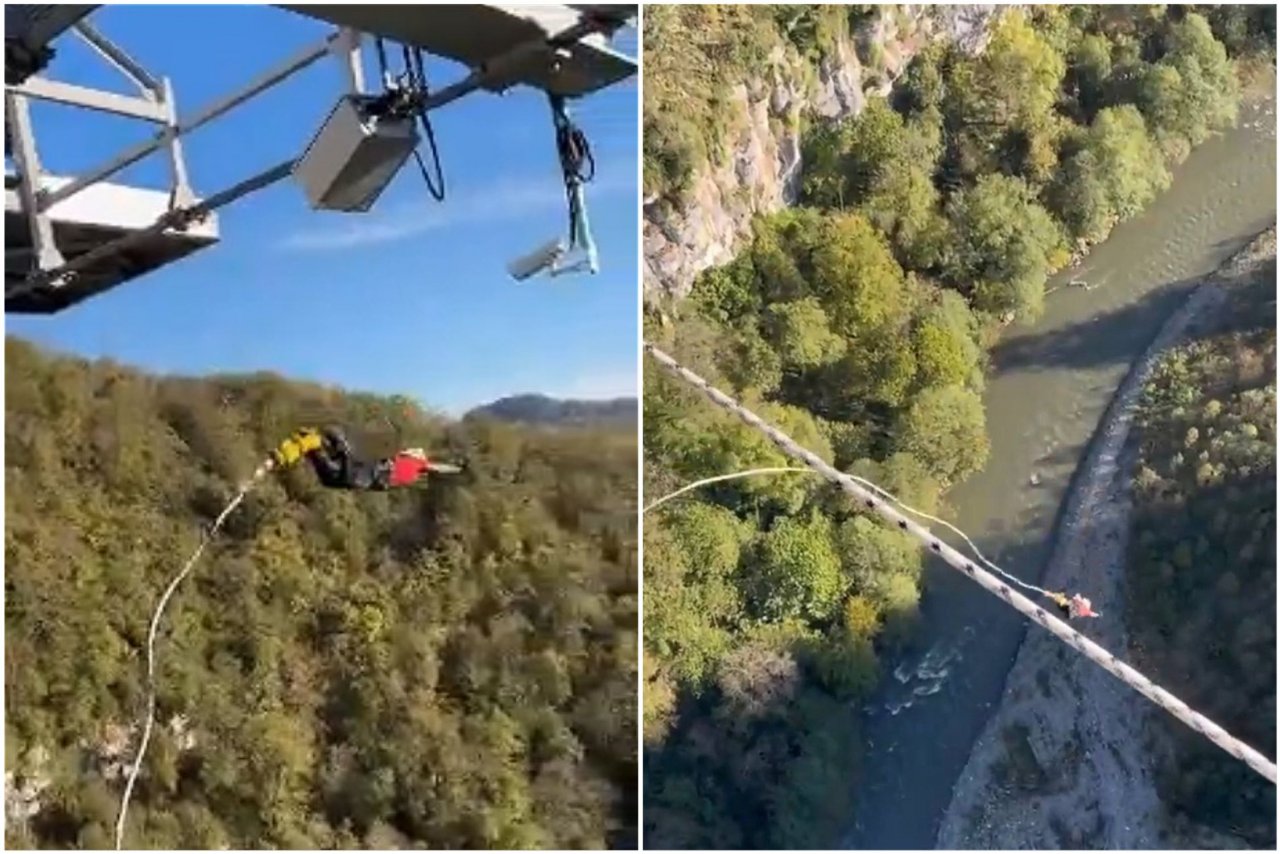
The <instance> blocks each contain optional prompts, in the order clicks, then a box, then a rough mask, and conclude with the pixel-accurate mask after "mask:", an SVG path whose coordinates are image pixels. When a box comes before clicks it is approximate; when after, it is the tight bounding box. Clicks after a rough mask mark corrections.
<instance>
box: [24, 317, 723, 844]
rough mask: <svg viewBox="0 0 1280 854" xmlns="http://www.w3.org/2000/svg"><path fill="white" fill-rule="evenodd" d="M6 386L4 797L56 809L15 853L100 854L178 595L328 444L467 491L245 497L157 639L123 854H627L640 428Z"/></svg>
mask: <svg viewBox="0 0 1280 854" xmlns="http://www.w3.org/2000/svg"><path fill="white" fill-rule="evenodd" d="M5 364H6V367H7V369H8V380H7V382H6V386H5V422H6V431H5V434H6V435H5V445H6V448H5V449H6V457H5V466H6V469H5V482H6V487H7V488H6V491H5V505H6V506H5V511H6V515H5V553H6V559H5V588H6V595H5V626H6V629H7V639H8V641H7V643H6V649H5V656H6V669H5V693H6V703H7V705H6V716H5V723H6V733H5V735H6V742H7V745H8V747H9V750H8V763H9V764H8V767H7V769H6V770H7V771H8V772H9V773H11V774H14V775H15V776H14V782H15V784H16V785H19V786H21V787H22V788H23V790H24V791H26V790H31V791H35V792H37V794H36V796H35V797H34V799H33V801H32V809H33V811H34V814H33V815H31V816H30V818H29V819H27V820H20V819H19V817H17V816H16V815H15V814H14V813H13V812H10V813H9V821H8V823H7V829H6V834H7V839H6V841H7V842H8V843H9V844H10V845H13V846H18V847H37V846H38V847H52V848H68V847H94V848H105V847H110V845H111V842H112V838H111V833H112V830H113V827H114V823H115V817H116V810H117V807H118V804H119V797H120V793H121V789H122V785H123V779H122V773H123V770H124V764H125V763H126V762H129V761H131V760H132V758H133V754H134V750H136V746H137V741H138V733H137V732H136V730H135V729H134V726H135V722H136V721H137V720H138V718H139V716H140V714H141V713H142V710H143V700H144V691H145V681H144V678H145V674H144V673H143V663H144V655H145V640H146V636H147V623H148V620H149V619H150V616H151V613H152V610H153V609H154V607H155V604H156V601H157V599H158V597H159V594H160V591H161V589H162V588H163V587H164V585H165V584H167V582H168V581H169V579H170V577H171V576H172V575H173V573H174V572H176V570H177V568H178V565H179V563H180V561H181V560H182V559H183V558H184V557H185V556H186V555H188V554H190V553H191V552H192V550H193V549H194V547H195V545H196V543H197V540H198V538H199V537H200V534H201V530H202V527H203V526H206V525H208V524H209V522H211V521H212V518H213V516H214V515H216V514H217V513H218V512H219V510H220V509H221V508H222V506H223V505H224V504H225V502H226V501H227V500H228V498H229V497H230V496H231V495H232V494H233V492H234V486H235V484H236V483H238V482H239V481H241V480H242V479H244V478H245V477H247V476H248V475H249V473H250V472H251V471H252V469H253V467H254V466H256V465H257V463H258V462H259V461H260V460H261V459H262V458H263V457H264V456H265V454H266V452H267V450H268V449H270V448H271V447H274V446H275V444H277V443H278V442H279V441H280V440H281V439H282V438H283V437H284V436H285V435H287V434H288V433H289V432H290V431H292V430H293V429H294V428H296V427H298V426H301V425H319V424H324V423H338V424H342V425H345V426H346V427H347V428H348V430H349V432H350V433H351V435H352V437H353V439H354V440H355V442H356V444H357V445H358V446H359V448H360V450H361V451H362V452H363V453H365V454H369V455H374V454H385V453H388V452H390V451H391V450H393V448H395V447H397V446H404V445H410V444H412V445H420V446H423V447H426V448H429V449H432V450H433V451H439V452H440V453H441V454H442V455H447V454H462V455H465V456H466V457H467V458H469V460H470V462H471V466H472V474H471V475H469V476H468V477H467V479H462V480H458V479H455V480H452V481H447V480H446V479H439V480H437V481H433V482H432V483H431V484H430V485H429V486H428V488H427V489H425V490H403V491H397V492H391V493H382V494H367V493H366V494H349V493H338V492H333V491H328V490H325V489H323V488H321V487H319V486H318V485H317V483H316V482H315V479H314V477H312V476H311V473H310V472H309V471H306V470H305V468H301V469H295V470H290V471H286V472H283V473H281V474H279V475H278V476H273V477H272V478H270V479H268V480H266V481H264V482H263V483H262V484H261V485H260V486H259V487H258V488H257V489H256V490H255V491H254V492H252V493H251V494H250V495H249V497H248V498H247V500H246V501H245V502H244V504H243V505H242V507H241V509H240V510H239V511H238V512H237V513H235V514H233V515H232V516H231V517H230V518H229V520H228V522H227V524H226V526H225V528H224V529H223V532H222V534H221V536H220V537H219V538H217V539H216V540H215V541H214V542H213V543H212V544H211V545H210V546H209V548H208V549H207V550H206V553H205V555H204V557H203V559H202V561H201V563H200V564H199V565H198V566H197V567H196V569H195V571H194V572H193V573H192V575H191V577H190V578H189V579H188V580H187V583H186V584H185V586H184V587H182V588H181V589H180V590H179V592H178V594H177V595H176V597H175V598H174V600H173V601H172V603H171V605H170V608H169V610H168V614H167V618H166V622H165V624H164V625H163V626H162V629H161V632H160V635H159V638H158V645H159V646H158V649H159V662H158V665H159V666H158V669H157V674H156V675H157V687H158V691H159V698H158V699H159V702H158V716H157V726H156V731H155V735H154V739H153V741H152V744H151V748H150V751H149V754H148V759H147V763H146V764H145V765H144V766H143V771H142V775H141V777H140V779H139V784H138V787H137V789H136V791H135V793H134V799H133V803H132V805H131V808H130V812H129V823H128V827H127V828H126V833H125V839H124V842H125V845H126V846H128V847H145V848H158V849H175V848H178V849H181V848H191V847H199V848H217V847H228V846H229V847H235V848H261V847H281V848H297V847H302V848H331V847H333V848H352V847H407V848H414V847H418V848H425V847H439V848H445V847H454V848H457V847H468V848H489V847H501V848H522V847H563V848H577V847H585V848H600V847H605V846H609V845H613V846H621V847H629V846H633V845H634V844H635V843H634V840H635V831H636V819H635V816H636V809H637V798H636V773H637V767H636V762H637V758H636V743H635V721H636V716H637V714H638V710H637V708H636V706H637V703H636V692H635V679H636V657H635V649H636V639H635V636H636V630H637V629H636V625H637V609H636V591H637V567H636V563H635V562H636V557H635V556H636V528H635V524H636V521H635V513H636V505H635V500H636V499H635V495H636V489H635V487H636V484H635V459H636V453H637V449H636V443H635V435H634V433H633V432H632V431H631V429H630V428H627V427H622V428H616V427H615V428H597V427H573V428H565V429H560V430H537V429H532V428H525V427H516V426H509V425H504V424H500V423H496V422H491V421H487V420H483V419H477V420H469V421H468V422H467V423H466V424H458V423H450V422H448V421H447V420H445V419H443V418H439V417H436V416H433V415H431V414H429V413H427V412H424V411H422V410H421V409H419V408H417V407H416V406H411V405H408V404H406V402H405V401H404V399H403V398H400V399H397V398H381V397H375V396H372V395H363V394H353V393H344V392H341V391H338V390H335V389H330V388H322V387H319V386H315V385H309V384H303V383H294V382H290V381H287V380H285V379H283V378H280V377H277V376H272V375H266V374H263V375H255V376H217V377H208V378H204V379H184V378H174V377H156V376H150V375H147V374H144V373H141V372H138V371H135V370H131V369H129V368H125V367H122V366H120V365H117V364H114V363H111V362H108V361H98V362H87V361H84V360H82V359H76V358H70V357H64V356H56V355H51V354H48V353H45V352H42V351H41V350H39V349H37V348H35V347H33V346H32V345H30V344H28V343H26V342H23V341H20V340H15V339H12V338H11V339H9V340H8V341H7V342H6V351H5ZM711 551H712V552H714V548H711ZM730 557H731V556H727V555H726V556H724V558H723V559H724V560H729V559H730ZM11 793H12V792H11Z"/></svg>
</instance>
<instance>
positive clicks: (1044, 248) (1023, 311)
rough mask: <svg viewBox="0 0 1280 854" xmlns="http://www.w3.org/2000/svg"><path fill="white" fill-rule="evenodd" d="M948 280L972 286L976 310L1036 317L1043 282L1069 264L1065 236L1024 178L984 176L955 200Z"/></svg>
mask: <svg viewBox="0 0 1280 854" xmlns="http://www.w3.org/2000/svg"><path fill="white" fill-rule="evenodd" d="M949 216H950V219H951V223H952V228H953V230H954V234H955V237H954V241H953V244H952V249H951V252H950V260H949V263H948V265H947V266H948V277H949V278H950V279H951V280H952V281H954V282H956V283H957V284H961V283H963V284H966V285H967V286H968V287H970V288H972V293H973V303H974V306H975V307H976V308H977V309H979V310H981V311H986V312H990V313H992V314H1002V313H1005V312H1011V313H1013V314H1015V315H1017V316H1019V317H1024V318H1029V319H1030V318H1035V317H1036V316H1038V315H1039V314H1040V312H1041V311H1042V310H1043V305H1044V283H1045V280H1046V279H1047V278H1048V276H1049V274H1050V273H1051V272H1053V271H1054V270H1055V269H1057V268H1058V267H1060V266H1061V265H1062V263H1063V261H1064V260H1065V251H1064V247H1063V240H1062V232H1061V230H1060V229H1059V227H1058V225H1057V223H1055V222H1054V220H1053V218H1052V217H1051V216H1050V215H1049V213H1048V212H1047V211H1046V210H1045V209H1044V208H1043V207H1041V206H1040V204H1039V203H1038V202H1037V201H1036V198H1035V195H1034V193H1032V191H1031V189H1030V188H1029V187H1028V186H1027V185H1026V184H1025V183H1024V182H1022V181H1021V180H1019V179H1017V178H1010V177H1007V176H1004V175H985V176H983V177H982V178H980V179H979V180H978V182H977V184H975V185H974V187H973V188H972V189H969V190H966V191H964V192H962V193H960V194H958V195H957V196H955V197H954V198H953V199H952V203H951V205H950V210H949Z"/></svg>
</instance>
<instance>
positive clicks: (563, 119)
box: [548, 95, 596, 247]
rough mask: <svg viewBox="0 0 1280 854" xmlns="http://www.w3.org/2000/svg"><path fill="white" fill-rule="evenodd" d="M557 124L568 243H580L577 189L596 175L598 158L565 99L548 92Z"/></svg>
mask: <svg viewBox="0 0 1280 854" xmlns="http://www.w3.org/2000/svg"><path fill="white" fill-rule="evenodd" d="M548 97H549V98H550V100H551V110H552V114H553V115H554V117H555V125H556V153H557V154H558V155H559V157H560V169H561V171H562V172H563V173H564V188H565V195H566V196H568V199H569V246H570V247H574V246H576V245H577V243H578V221H579V219H580V218H581V216H582V209H581V204H580V202H579V195H578V192H577V191H578V188H579V186H580V185H582V184H588V183H590V182H591V181H592V180H593V179H594V178H595V177H596V160H595V156H594V155H592V153H591V143H590V142H589V141H588V140H587V135H586V134H585V133H584V132H583V131H582V128H580V127H578V126H577V125H575V124H574V123H573V121H572V120H571V119H570V118H569V113H568V111H567V110H566V109H565V107H564V98H563V97H561V96H559V95H549V96H548Z"/></svg>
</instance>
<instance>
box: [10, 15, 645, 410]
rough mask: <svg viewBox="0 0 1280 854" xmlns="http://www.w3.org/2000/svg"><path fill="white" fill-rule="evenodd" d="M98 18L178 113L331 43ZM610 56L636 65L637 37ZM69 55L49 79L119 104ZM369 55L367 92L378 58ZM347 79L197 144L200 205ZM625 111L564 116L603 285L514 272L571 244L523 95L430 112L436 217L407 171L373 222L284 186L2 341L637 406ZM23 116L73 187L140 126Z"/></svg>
mask: <svg viewBox="0 0 1280 854" xmlns="http://www.w3.org/2000/svg"><path fill="white" fill-rule="evenodd" d="M92 20H93V22H94V23H95V24H96V25H97V26H98V28H99V29H100V30H102V31H103V32H104V33H105V34H106V35H107V36H109V37H110V38H112V39H113V40H114V41H115V42H116V43H117V44H119V45H121V46H122V47H124V48H125V49H126V50H128V51H129V52H130V53H131V54H132V55H133V56H134V57H135V58H136V59H137V60H139V62H140V63H141V64H142V65H143V66H144V67H145V68H147V69H148V70H149V71H150V72H151V73H152V74H155V75H157V76H158V75H166V76H168V77H170V78H172V80H173V84H174V89H175V92H176V97H177V101H178V105H179V112H180V114H182V115H190V114H191V113H192V112H193V111H194V110H196V109H199V108H201V107H203V106H204V105H205V104H206V103H208V102H209V101H210V100H212V99H214V98H217V97H219V96H221V95H223V94H226V93H228V92H230V91H231V90H233V89H235V88H239V87H240V86H241V85H242V84H244V83H247V82H249V81H250V80H252V79H253V78H254V77H256V76H257V75H258V74H259V73H261V72H263V71H265V70H267V69H269V68H271V67H272V66H273V65H275V64H277V63H279V62H280V61H282V60H284V59H285V58H287V57H288V56H290V55H292V54H293V53H296V52H297V51H299V50H300V49H302V48H303V47H305V46H307V45H309V44H311V43H313V42H315V41H318V40H319V39H321V38H323V36H324V34H325V33H326V32H327V31H328V28H327V27H326V26H325V25H323V24H321V23H319V22H316V21H312V20H310V19H307V18H303V17H300V16H297V15H294V14H292V13H289V12H285V11H283V10H280V9H275V8H269V7H251V6H223V7H216V6H187V7H181V6H109V7H104V8H101V9H100V10H99V11H98V12H97V13H96V14H95V15H94V17H93V18H92ZM615 46H616V47H618V48H619V49H621V50H623V51H624V52H626V53H628V54H631V55H634V53H635V36H634V33H633V32H630V31H628V32H625V33H623V34H621V35H620V37H619V38H618V39H617V40H616V41H615ZM60 48H61V49H60V51H59V54H58V56H57V58H56V59H55V60H54V62H53V64H52V66H51V67H50V71H49V76H51V77H53V78H55V79H58V80H62V81H65V82H71V83H79V84H81V85H97V86H105V87H108V88H112V89H115V90H117V91H121V92H128V91H129V85H130V84H129V83H128V82H127V81H124V80H123V79H122V78H119V77H118V76H117V75H116V74H115V72H114V71H113V70H112V69H110V68H108V67H106V66H105V65H104V64H103V63H102V62H101V61H99V60H98V59H97V58H96V55H94V54H92V53H91V52H90V50H89V49H88V48H87V47H85V46H84V45H83V44H82V43H80V41H79V40H78V39H75V38H74V37H70V38H65V39H63V40H62V41H61V42H60ZM365 53H366V57H365V64H366V74H367V79H368V80H369V82H370V83H371V84H372V83H375V82H376V71H375V68H374V55H373V54H374V51H373V50H372V48H371V46H367V47H366V51H365ZM232 57H234V58H232ZM397 59H398V51H395V52H394V54H393V57H392V62H393V65H398V63H397V62H396V60H397ZM464 73H465V69H463V68H462V67H461V66H458V65H455V64H453V63H449V62H445V61H433V62H432V63H430V64H429V66H428V75H429V77H430V79H431V83H432V85H433V86H435V87H437V88H438V87H440V86H442V85H446V84H448V83H450V82H453V81H454V80H456V79H460V78H461V77H462V76H463V75H464ZM341 85H342V77H341V75H340V72H339V69H338V67H337V64H336V63H335V62H333V61H332V60H330V59H322V60H320V61H319V62H317V63H316V64H314V65H312V66H311V67H310V68H308V69H307V70H305V71H303V72H301V73H300V74H298V75H297V76H295V77H294V78H291V79H290V80H289V81H287V82H285V83H284V84H282V85H280V86H278V87H277V88H275V89H272V90H270V91H268V92H266V93H264V94H262V95H260V96H259V97H258V98H257V99H255V100H253V101H250V102H248V103H246V104H244V105H243V106H241V107H238V108H237V109H236V110H234V111H233V112H231V113H229V114H227V115H225V116H223V117H222V118H221V119H219V120H217V121H215V122H213V123H212V124H210V125H208V126H206V127H205V128H203V129H201V130H198V131H196V132H195V133H194V134H192V135H191V136H189V137H187V138H186V140H185V147H186V153H187V160H188V166H189V169H190V174H191V179H192V182H193V184H194V185H195V189H196V192H197V193H198V194H200V195H210V194H212V193H214V192H216V191H218V190H221V189H224V188H226V187H228V186H230V185H231V184H233V183H235V182H236V181H238V180H240V179H242V178H245V177H247V176H249V175H251V174H253V173H255V172H257V171H260V170H262V169H264V168H266V167H268V166H271V165H273V164H275V163H277V162H279V161H281V160H284V159H286V158H288V157H290V156H294V155H296V154H297V153H299V152H300V151H301V150H302V148H303V146H305V144H306V142H307V141H308V140H309V139H310V136H311V134H312V133H313V132H314V131H315V129H317V128H318V127H319V126H320V123H321V122H322V121H323V119H324V117H325V116H326V115H327V113H328V111H329V110H330V109H331V108H332V106H333V103H334V102H335V100H336V99H337V97H338V95H339V93H340V91H341ZM637 109H638V104H637V83H636V81H635V80H634V78H633V79H632V80H630V81H627V82H626V83H623V84H621V85H618V86H615V87H612V88H610V89H607V90H605V91H603V92H600V93H597V94H595V95H592V96H590V97H588V98H586V99H584V100H582V101H581V102H579V103H578V104H577V105H576V107H575V118H576V119H577V120H578V122H579V124H580V125H581V126H582V127H583V129H584V130H585V131H586V132H587V134H588V137H589V138H590V139H591V142H592V147H593V151H594V153H595V155H596V160H597V178H596V181H595V182H594V183H593V184H591V185H590V186H589V187H588V188H587V203H588V207H589V210H590V214H591V222H592V227H593V230H594V232H595V237H596V241H597V243H598V244H599V246H600V253H601V266H602V271H601V273H600V274H599V275H598V276H594V277H592V276H563V277H560V278H557V279H550V280H548V279H536V280H529V281H526V282H524V283H515V282H513V281H511V280H510V279H509V278H508V277H507V276H506V272H505V265H506V261H507V260H508V259H510V258H512V257H515V256H517V255H520V254H523V253H525V252H527V251H530V250H532V249H533V248H535V247H537V246H539V245H541V244H542V243H544V242H545V241H547V240H549V239H550V238H552V237H554V236H559V235H562V234H563V233H564V232H565V231H566V229H567V222H566V220H567V213H566V210H565V202H564V191H563V185H562V183H561V179H560V172H559V166H558V163H557V160H556V155H555V147H554V143H553V135H552V129H551V121H550V115H549V112H548V109H547V104H546V98H545V96H544V95H543V94H542V93H540V92H538V91H536V90H533V89H529V88H526V87H519V88H516V89H513V90H511V91H510V92H508V93H507V94H506V95H504V96H501V97H499V96H496V95H494V94H491V93H488V92H478V93H475V94H473V95H471V96H469V97H467V98H464V99H462V100H460V101H457V102H454V103H453V104H451V105H448V106H446V107H444V108H442V109H440V110H438V111H436V112H433V113H432V117H433V123H434V126H435V131H436V137H437V140H438V142H439V146H440V154H441V159H442V162H443V166H444V170H445V179H446V186H447V191H448V196H447V198H446V200H445V201H444V202H443V203H437V202H435V201H434V200H432V199H431V198H430V197H429V196H428V195H427V193H426V189H425V187H424V186H423V184H422V180H421V176H420V175H419V174H418V171H417V168H416V166H414V165H413V163H412V161H411V162H410V163H409V164H408V167H407V168H406V169H405V170H403V171H402V172H401V174H400V175H399V176H398V177H397V178H396V180H395V182H394V183H393V184H392V186H391V187H390V188H389V189H388V190H387V192H386V193H385V194H384V195H383V196H382V198H381V199H380V200H379V202H378V204H377V206H376V207H375V208H374V209H373V211H372V212H370V213H368V214H339V213H330V212H313V211H311V210H310V209H309V208H308V207H307V204H306V201H305V198H304V196H303V194H302V191H301V189H300V188H299V187H297V186H296V185H295V184H293V183H292V181H285V182H281V183H280V184H277V185H275V186H274V187H272V188H270V189H268V190H265V191H262V192H260V193H257V194H255V195H251V196H249V197H247V198H245V199H242V200H241V201H239V202H236V203H234V204H233V205H231V206H229V207H226V208H223V209H222V211H221V212H220V215H219V216H220V231H221V236H222V242H221V243H220V244H218V245H216V246H214V247H212V248H209V249H205V250H203V251H200V252H197V253H195V254H194V255H191V256H189V257H188V258H186V259H184V260H182V261H179V262H176V263H174V264H171V265H169V266H167V267H164V268H161V269H160V270H158V271H156V272H154V273H152V274H150V275H147V276H144V277H142V278H139V279H135V280H133V281H132V282H129V283H127V284H124V285H122V286H120V287H119V288H116V289H115V290H113V291H110V292H108V293H106V294H104V295H101V296H99V297H96V298H94V299H91V300H88V301H86V302H84V303H81V304H79V305H78V306H75V307H73V308H71V309H67V310H66V311H63V312H61V313H59V314H56V315H52V316H49V317H29V316H21V315H8V316H6V319H5V320H6V324H7V332H9V333H10V334H17V335H20V336H23V337H25V338H29V339H32V340H35V341H37V342H39V343H41V344H44V345H47V346H49V347H52V348H55V349H59V350H64V351H71V352H75V353H79V354H83V355H86V356H90V357H98V356H110V357H112V358H114V359H117V360H119V361H123V362H126V363H129V364H134V365H137V366H139V367H142V368H145V369H148V370H152V371H158V372H163V373H181V374H205V373H211V372H242V371H254V370H273V371H276V372H279V373H281V374H284V375H285V376H288V377H293V378H298V379H308V380H317V381H321V382H326V383H332V384H336V385H340V386H344V387H347V388H350V389H358V390H363V391H373V392H379V393H388V394H392V393H396V394H407V395H410V396H412V397H415V398H417V399H418V400H420V401H421V402H422V403H423V404H424V405H426V406H428V407H430V408H433V409H437V410H444V411H448V412H453V413H459V412H461V411H463V410H465V409H466V408H468V407H470V406H473V405H476V404H479V403H484V402H487V401H490V400H493V399H495V398H498V397H501V396H504V395H508V394H516V393H523V392H541V393H545V394H550V395H554V396H564V397H589V398H595V397H610V396H615V395H629V394H635V392H636V353H637V286H636V280H637V276H636V268H637V265H638V263H639V260H638V255H637V246H636V235H637V227H638V224H637V217H638V215H639V213H638V203H637V198H638V195H637V194H638V180H637V177H638V176H637V160H638V156H639V155H638V146H637V130H636V128H637V122H638V117H637ZM33 121H34V123H35V128H36V138H37V143H38V146H39V151H40V156H41V159H42V161H43V163H44V166H45V168H46V169H47V170H48V171H50V172H54V173H57V174H63V175H66V174H68V173H71V174H74V173H76V172H78V171H81V170H84V169H86V168H88V167H91V166H94V165H97V164H98V163H100V162H102V161H104V160H106V159H107V158H109V157H111V156H112V155H114V154H116V153H118V152H119V151H122V150H123V149H125V148H126V147H127V146H129V145H130V144H132V143H134V142H137V141H139V140H141V139H144V138H146V136H147V134H148V131H149V127H148V126H147V125H145V124H144V123H141V122H134V121H130V120H127V119H117V118H114V117H108V116H97V115H92V114H88V113H85V112H83V111H80V110H77V109H72V108H66V107H59V106H56V105H43V104H34V105H33ZM424 154H425V148H424ZM166 175H167V173H166V169H165V161H164V158H163V155H155V156H153V157H151V158H149V159H148V160H147V161H144V163H142V164H139V165H138V166H136V167H133V168H131V169H129V170H126V171H125V172H124V173H122V174H121V176H118V177H116V178H115V179H113V180H116V181H121V182H124V183H129V184H133V185H141V186H149V187H162V186H164V185H165V181H166V180H167V179H166Z"/></svg>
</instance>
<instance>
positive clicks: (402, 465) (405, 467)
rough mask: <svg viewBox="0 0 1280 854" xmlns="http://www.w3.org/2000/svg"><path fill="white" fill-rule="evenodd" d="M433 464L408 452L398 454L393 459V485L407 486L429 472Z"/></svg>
mask: <svg viewBox="0 0 1280 854" xmlns="http://www.w3.org/2000/svg"><path fill="white" fill-rule="evenodd" d="M430 466H431V464H430V463H429V462H427V461H426V460H421V459H418V458H417V457H411V456H409V455H408V454H396V456H395V457H394V458H393V459H392V460H391V481H390V483H391V485H392V486H407V485H409V484H411V483H413V482H414V481H416V480H417V479H418V478H420V477H422V476H423V475H425V474H426V473H427V469H429V468H430Z"/></svg>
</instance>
